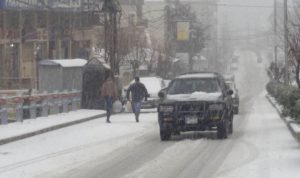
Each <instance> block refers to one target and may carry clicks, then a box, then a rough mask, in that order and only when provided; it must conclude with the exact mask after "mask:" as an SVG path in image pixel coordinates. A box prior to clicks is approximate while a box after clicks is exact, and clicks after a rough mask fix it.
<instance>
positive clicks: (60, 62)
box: [39, 59, 87, 67]
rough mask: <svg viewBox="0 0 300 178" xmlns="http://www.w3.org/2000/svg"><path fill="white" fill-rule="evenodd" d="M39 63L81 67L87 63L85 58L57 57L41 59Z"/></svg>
mask: <svg viewBox="0 0 300 178" xmlns="http://www.w3.org/2000/svg"><path fill="white" fill-rule="evenodd" d="M39 64H40V65H60V66H61V67H83V66H85V65H86V64H87V60H85V59H57V60H50V59H46V60H42V61H41V62H40V63H39Z"/></svg>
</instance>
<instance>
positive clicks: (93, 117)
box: [0, 114, 106, 145]
mask: <svg viewBox="0 0 300 178" xmlns="http://www.w3.org/2000/svg"><path fill="white" fill-rule="evenodd" d="M105 116H106V114H98V115H95V116H91V117H87V118H83V119H79V120H76V121H70V122H66V123H62V124H59V125H54V126H50V127H47V128H43V129H40V130H36V131H32V132H28V133H24V134H21V135H18V136H13V137H10V138H5V139H2V140H0V145H4V144H7V143H11V142H15V141H18V140H22V139H25V138H29V137H32V136H35V135H40V134H43V133H46V132H50V131H54V130H58V129H61V128H64V127H69V126H72V125H76V124H80V123H83V122H87V121H91V120H94V119H97V118H101V117H105Z"/></svg>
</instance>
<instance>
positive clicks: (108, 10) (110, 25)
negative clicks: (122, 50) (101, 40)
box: [102, 0, 121, 79]
mask: <svg viewBox="0 0 300 178" xmlns="http://www.w3.org/2000/svg"><path fill="white" fill-rule="evenodd" d="M102 10H103V12H104V15H105V27H104V28H105V30H104V31H105V53H107V57H108V60H109V63H110V67H111V74H110V75H111V76H112V78H113V79H114V78H115V75H116V74H119V61H118V59H117V48H118V15H119V14H120V11H121V8H120V3H119V1H118V0H114V1H111V0H105V1H104V4H103V8H102ZM105 56H106V54H105Z"/></svg>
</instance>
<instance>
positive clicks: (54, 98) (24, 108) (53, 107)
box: [0, 91, 81, 125]
mask: <svg viewBox="0 0 300 178" xmlns="http://www.w3.org/2000/svg"><path fill="white" fill-rule="evenodd" d="M80 103H81V92H80V91H71V92H67V91H65V92H61V93H59V92H55V93H50V94H48V93H43V94H34V95H31V96H14V97H7V98H4V97H2V98H1V97H0V121H1V122H0V123H1V125H5V124H8V123H9V122H14V121H17V122H23V120H24V119H36V118H37V117H48V116H49V115H53V114H59V113H68V112H69V111H76V110H78V109H80Z"/></svg>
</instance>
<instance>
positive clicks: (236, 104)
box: [226, 80, 240, 114]
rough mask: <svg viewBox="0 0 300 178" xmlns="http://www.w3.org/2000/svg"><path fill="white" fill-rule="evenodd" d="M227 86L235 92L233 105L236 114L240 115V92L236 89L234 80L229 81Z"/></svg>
mask: <svg viewBox="0 0 300 178" xmlns="http://www.w3.org/2000/svg"><path fill="white" fill-rule="evenodd" d="M226 85H227V87H228V88H229V89H231V90H232V91H233V95H232V104H233V111H234V114H239V106H240V97H239V90H238V89H237V88H236V85H235V83H234V81H232V80H227V81H226Z"/></svg>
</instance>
